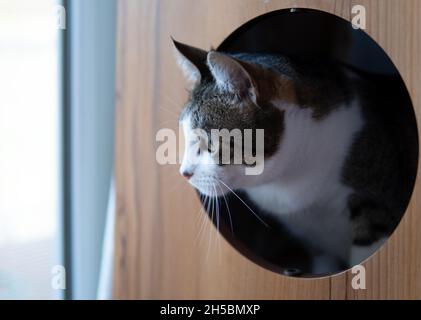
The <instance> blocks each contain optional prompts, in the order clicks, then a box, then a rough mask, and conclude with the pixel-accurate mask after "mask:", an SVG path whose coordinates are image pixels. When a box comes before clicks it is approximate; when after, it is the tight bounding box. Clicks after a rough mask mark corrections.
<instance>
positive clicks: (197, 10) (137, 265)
mask: <svg viewBox="0 0 421 320" xmlns="http://www.w3.org/2000/svg"><path fill="white" fill-rule="evenodd" d="M354 4H362V5H364V6H365V7H366V9H367V29H366V32H367V33H368V34H369V35H370V36H371V37H372V38H373V39H375V40H376V41H377V42H378V44H379V45H380V46H381V47H382V48H383V49H384V50H385V51H386V52H387V53H388V55H389V56H390V58H391V59H392V61H393V62H394V63H395V64H396V66H397V68H398V69H399V71H400V73H401V75H402V77H403V79H404V81H405V83H406V85H407V87H408V90H409V92H410V95H411V97H412V100H413V105H414V108H415V110H416V114H417V120H418V121H419V119H420V116H421V22H420V21H421V1H418V0H404V1H396V0H359V1H349V0H336V1H334V0H313V1H312V0H296V1H293V0H266V1H264V0H261V1H258V0H230V1H226V0H212V1H211V0H118V42H117V47H116V48H117V57H118V61H117V88H116V90H117V106H116V110H117V117H116V124H117V127H116V154H115V156H116V167H115V174H116V184H117V222H116V235H115V244H116V246H115V248H116V251H115V268H114V297H115V298H116V299H153V298H155V299H216V298H218V299H377V298H384V299H400V298H410V299H416V298H418V299H419V298H421V203H420V202H421V183H420V182H419V181H418V180H417V183H416V187H415V190H414V194H413V197H412V200H411V203H410V206H409V208H408V210H407V213H406V214H405V216H404V219H403V221H402V222H401V224H400V226H399V227H398V228H397V230H396V231H395V233H394V234H393V235H392V237H391V238H390V240H389V241H388V242H387V244H386V245H385V246H384V247H383V248H382V249H381V250H380V252H378V253H377V254H375V255H374V256H373V257H371V258H370V259H368V260H367V261H366V262H365V263H364V266H365V267H366V270H367V274H366V277H367V289H366V290H354V289H353V288H352V287H351V279H352V276H353V275H352V273H351V271H348V272H346V273H343V274H340V275H337V276H333V277H329V278H323V279H311V280H308V279H293V278H288V277H285V276H281V275H278V274H275V273H273V272H270V271H268V270H266V269H263V268H262V267H260V266H258V265H256V264H254V263H252V262H250V261H249V260H247V259H246V258H244V257H243V256H242V255H241V254H240V253H238V252H237V251H236V250H235V249H233V248H232V247H231V245H230V244H228V243H227V242H226V241H225V240H224V239H223V238H222V237H217V233H216V232H215V230H214V227H213V226H211V225H210V223H209V222H207V221H206V220H204V221H203V220H202V218H203V217H204V215H203V214H199V211H200V209H201V208H200V202H199V200H198V198H197V196H196V194H195V192H194V191H193V189H192V188H190V187H189V186H188V185H187V183H186V182H185V181H183V179H182V178H181V176H179V174H178V166H177V165H168V166H160V165H158V163H157V161H156V159H155V152H156V148H157V145H158V144H157V142H156V139H155V135H156V133H157V131H158V130H159V129H160V128H164V127H167V128H172V129H174V130H178V123H177V116H178V113H179V111H180V109H181V107H182V105H183V103H184V102H185V100H186V97H187V94H186V91H185V90H184V86H185V81H184V79H183V76H182V74H181V72H180V71H179V70H178V68H177V66H176V63H175V61H174V58H173V52H172V50H173V49H172V44H171V41H170V36H174V37H175V38H176V39H179V40H180V41H183V42H186V43H189V44H192V45H195V46H198V47H202V48H208V49H209V48H210V46H211V45H212V46H214V47H217V46H218V45H219V44H220V43H221V42H222V41H223V40H224V39H225V38H226V37H227V36H228V35H229V34H230V33H231V32H232V31H234V30H235V29H237V28H238V27H240V26H241V25H242V24H244V23H245V22H247V21H249V20H251V19H253V18H255V17H256V16H259V15H262V14H264V13H267V12H270V11H273V10H278V9H283V8H291V7H302V8H314V9H320V10H323V11H326V12H330V13H333V14H336V15H338V16H340V17H343V18H345V19H348V20H349V19H350V17H351V7H352V6H353V5H354ZM202 222H204V223H205V227H204V230H203V231H202V233H201V234H200V235H198V233H199V231H198V230H199V229H200V226H201V223H202ZM209 235H210V236H209ZM209 240H210V241H209ZM209 243H210V246H209V245H208V244H209Z"/></svg>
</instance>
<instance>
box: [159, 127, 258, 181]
mask: <svg viewBox="0 0 421 320" xmlns="http://www.w3.org/2000/svg"><path fill="white" fill-rule="evenodd" d="M181 135H182V130H181V128H180V129H179V135H178V136H179V137H181ZM189 136H190V138H191V139H190V141H186V146H185V148H186V150H187V154H186V152H185V154H184V156H188V157H189V163H190V164H192V165H197V164H201V165H214V164H220V165H227V164H233V165H241V164H242V165H245V174H246V175H260V174H262V173H263V170H264V152H265V140H264V129H243V130H240V129H233V130H228V129H211V130H210V132H209V133H208V132H207V131H205V130H202V129H193V130H192V132H191V134H190V135H189ZM156 141H157V142H158V143H161V144H160V145H159V146H158V148H157V150H156V161H157V162H158V164H160V165H167V164H177V163H180V164H181V149H182V146H181V144H180V143H177V134H176V133H175V132H174V130H172V129H161V130H159V131H158V132H157V134H156ZM203 153H208V154H209V155H210V157H205V158H202V157H200V155H202V154H203Z"/></svg>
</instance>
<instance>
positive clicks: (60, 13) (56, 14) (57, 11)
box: [52, 5, 67, 30]
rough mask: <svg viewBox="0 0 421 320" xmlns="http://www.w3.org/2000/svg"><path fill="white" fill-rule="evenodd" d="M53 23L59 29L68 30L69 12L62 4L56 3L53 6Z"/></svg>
mask: <svg viewBox="0 0 421 320" xmlns="http://www.w3.org/2000/svg"><path fill="white" fill-rule="evenodd" d="M52 14H53V23H54V26H55V27H56V28H57V29H58V30H66V28H67V14H66V8H65V7H64V6H62V5H54V6H53V8H52Z"/></svg>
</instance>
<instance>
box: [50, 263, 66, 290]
mask: <svg viewBox="0 0 421 320" xmlns="http://www.w3.org/2000/svg"><path fill="white" fill-rule="evenodd" d="M51 276H52V277H51V288H52V289H53V290H66V268H65V267H64V266H62V265H56V266H54V267H52V268H51Z"/></svg>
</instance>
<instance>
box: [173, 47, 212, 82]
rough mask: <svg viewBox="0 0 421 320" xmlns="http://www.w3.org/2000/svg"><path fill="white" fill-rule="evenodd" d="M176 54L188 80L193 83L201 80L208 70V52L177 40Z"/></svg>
mask: <svg viewBox="0 0 421 320" xmlns="http://www.w3.org/2000/svg"><path fill="white" fill-rule="evenodd" d="M172 40H173V42H174V47H175V50H174V51H175V56H176V59H177V62H178V65H179V66H180V68H181V70H182V71H183V73H184V75H185V77H186V78H187V80H188V81H189V82H190V83H191V85H195V84H197V83H199V82H200V80H201V78H202V75H203V74H204V72H206V71H207V66H206V59H207V55H208V52H207V51H205V50H202V49H198V48H194V47H191V46H189V45H186V44H184V43H181V42H178V41H175V40H174V39H172Z"/></svg>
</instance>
